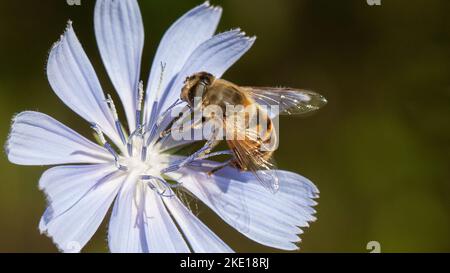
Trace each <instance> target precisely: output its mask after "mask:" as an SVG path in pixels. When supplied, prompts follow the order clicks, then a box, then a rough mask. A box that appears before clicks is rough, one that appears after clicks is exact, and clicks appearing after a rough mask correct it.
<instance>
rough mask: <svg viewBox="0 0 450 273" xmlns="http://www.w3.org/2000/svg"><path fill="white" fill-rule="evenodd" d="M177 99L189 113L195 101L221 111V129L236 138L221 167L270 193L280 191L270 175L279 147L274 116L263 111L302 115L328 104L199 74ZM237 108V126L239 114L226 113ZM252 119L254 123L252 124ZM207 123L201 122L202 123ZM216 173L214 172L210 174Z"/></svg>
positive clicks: (307, 94)
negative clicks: (246, 173) (275, 108)
mask: <svg viewBox="0 0 450 273" xmlns="http://www.w3.org/2000/svg"><path fill="white" fill-rule="evenodd" d="M180 98H181V100H182V101H185V102H186V103H187V104H188V106H189V107H190V108H191V109H192V108H195V107H199V106H198V105H197V106H196V105H194V104H195V98H198V100H199V101H200V102H201V103H200V107H207V106H210V105H216V106H218V107H220V109H222V113H223V117H222V119H221V121H222V122H223V126H222V128H224V130H230V129H231V130H233V131H232V134H233V136H235V137H234V138H231V139H229V138H228V137H227V139H226V142H227V145H228V147H229V148H230V150H231V151H232V155H233V158H232V159H231V160H230V162H227V163H225V164H224V165H223V166H221V167H224V166H226V165H231V166H234V167H235V168H237V169H240V170H243V171H250V172H252V173H253V174H254V175H255V177H256V178H257V179H258V180H259V181H260V182H261V184H262V185H263V186H264V187H266V188H267V189H269V190H271V191H272V192H276V191H277V190H278V189H279V181H278V177H277V175H276V172H275V171H273V169H275V167H276V166H275V162H274V160H273V152H274V150H275V149H276V147H277V145H278V139H277V135H276V129H275V127H274V124H273V121H272V118H273V117H274V115H275V114H276V113H272V112H270V111H268V110H266V109H268V107H269V108H270V106H274V105H275V106H278V109H279V113H280V114H283V115H301V114H306V113H309V112H311V111H314V110H317V109H319V108H321V107H322V106H324V105H325V104H326V103H327V101H326V99H325V98H324V97H323V96H321V95H320V94H317V93H315V92H312V91H306V90H298V89H292V88H272V87H242V86H238V85H236V84H234V83H231V82H229V81H226V80H223V79H219V78H216V77H214V76H213V75H212V74H210V73H208V72H199V73H196V74H194V75H192V76H190V77H187V78H186V80H185V82H184V86H183V88H182V91H181V94H180ZM238 105H241V106H243V107H245V109H246V111H245V114H244V119H243V121H242V119H241V121H242V122H236V119H237V117H236V115H238V114H239V113H238V112H234V114H232V115H229V111H227V110H228V107H229V106H238ZM263 106H264V107H263ZM263 108H264V109H263ZM241 116H242V115H241ZM255 118H256V120H257V122H251V121H252V120H255ZM206 121H207V120H203V122H206ZM227 133H230V132H227ZM235 134H241V137H236V135H235ZM242 135H243V137H242ZM216 144H217V142H214V144H213V145H216ZM218 169H220V167H219V168H218ZM218 169H217V168H216V169H215V170H213V172H214V171H216V170H218Z"/></svg>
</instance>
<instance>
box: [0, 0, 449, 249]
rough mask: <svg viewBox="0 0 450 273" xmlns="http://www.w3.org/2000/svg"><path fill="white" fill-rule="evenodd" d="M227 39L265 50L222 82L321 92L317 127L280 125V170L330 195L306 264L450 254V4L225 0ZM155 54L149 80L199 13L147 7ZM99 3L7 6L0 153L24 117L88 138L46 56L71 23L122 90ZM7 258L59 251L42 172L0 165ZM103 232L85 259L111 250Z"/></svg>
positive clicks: (176, 6)
mask: <svg viewBox="0 0 450 273" xmlns="http://www.w3.org/2000/svg"><path fill="white" fill-rule="evenodd" d="M211 2H212V3H213V4H219V5H221V6H222V7H223V8H224V15H223V19H222V21H221V24H220V26H219V31H225V30H228V29H230V28H232V27H241V28H242V29H243V30H245V31H246V32H247V33H249V34H251V35H253V34H254V35H257V36H258V40H257V42H256V44H255V46H254V47H253V48H252V49H251V51H250V52H249V53H248V54H246V55H245V56H244V57H243V58H242V59H241V60H240V61H239V62H238V63H237V64H236V65H235V66H233V67H232V68H231V69H230V70H229V71H228V72H227V73H226V75H225V77H226V78H227V79H229V80H231V81H234V82H236V83H240V84H242V85H256V86H257V85H260V86H271V85H272V86H274V85H282V86H292V87H298V88H305V89H311V90H315V91H318V92H321V93H322V94H324V95H325V96H326V97H327V98H328V100H329V104H328V105H327V106H326V107H325V108H324V109H322V110H321V111H319V112H317V113H316V114H314V115H313V116H310V117H308V118H301V119H298V118H296V119H289V118H283V119H282V120H281V124H280V127H281V132H280V134H281V146H280V149H279V151H278V152H277V154H276V159H277V161H278V164H279V165H280V167H281V168H283V169H287V170H291V171H295V172H299V173H301V174H303V175H304V176H306V177H308V178H310V179H311V180H312V181H314V182H315V184H316V185H317V186H318V187H319V189H320V190H321V197H320V199H319V205H318V207H317V210H318V214H317V216H318V221H317V222H315V223H313V224H312V225H311V227H310V228H308V229H306V231H305V233H304V234H303V235H302V239H303V241H302V243H301V244H300V247H301V250H300V251H302V252H368V250H366V245H367V243H368V242H369V241H378V242H380V244H381V251H383V252H444V251H450V234H449V231H450V202H449V198H450V194H449V193H450V183H449V182H450V170H449V169H450V158H449V155H450V146H449V140H450V126H449V124H450V17H449V16H448V14H449V11H450V1H447V0H429V1H408V0H403V1H400V0H398V1H385V0H382V2H381V3H382V5H381V6H369V5H368V4H367V3H366V0H348V1H325V0H290V1H289V0H246V1H242V0H225V1H218V0H214V1H211ZM139 3H140V6H141V9H142V14H143V18H144V23H145V30H146V44H145V49H144V58H143V72H142V75H143V76H142V78H143V79H147V75H148V71H149V68H150V64H151V60H152V57H153V54H154V52H155V50H156V47H157V45H158V42H159V40H160V38H161V37H162V35H163V33H164V31H165V29H166V28H167V27H168V26H169V25H170V24H171V23H172V22H173V21H174V20H175V19H177V18H178V17H179V16H180V15H181V14H183V13H184V12H185V11H187V10H188V9H190V8H192V7H193V6H195V5H197V4H200V3H201V1H196V0H195V1H194V0H192V1H191V0H190V1H187V0H183V1H180V0H177V1H175V0H170V1H167V0H164V1H163V0H147V1H144V0H140V1H139ZM93 7H94V0H81V6H69V5H67V3H66V1H65V0H54V1H50V0H43V1H12V0H9V1H2V4H1V7H0V41H1V42H0V142H3V143H4V142H5V141H6V138H7V135H8V131H9V126H10V120H11V118H12V116H13V115H14V114H15V113H18V112H20V111H23V110H38V111H42V112H44V113H47V114H50V115H51V116H53V117H55V118H57V119H58V120H60V121H62V122H63V123H65V124H68V125H70V127H72V128H74V129H76V130H77V131H81V132H83V133H84V135H86V136H90V135H91V133H90V129H89V127H88V124H86V123H85V122H84V121H83V120H82V119H81V118H79V117H78V116H77V115H76V114H75V113H73V112H72V111H71V110H70V109H68V108H67V107H65V106H64V105H63V104H62V103H61V102H60V101H59V100H58V98H57V97H56V95H55V94H54V93H53V92H52V90H51V88H50V86H49V84H48V82H47V80H46V76H45V64H46V59H47V54H48V51H49V49H50V47H51V45H52V43H53V42H55V41H56V40H57V39H58V38H59V35H60V34H62V32H63V30H64V28H65V25H66V21H67V20H68V19H69V18H70V19H71V20H73V21H74V27H75V29H76V31H77V34H78V35H79V38H80V40H81V41H82V44H83V46H84V47H85V49H86V51H87V53H88V55H89V56H90V58H91V61H92V62H93V64H94V66H95V68H96V70H97V74H98V76H99V77H100V79H101V81H102V84H103V87H104V89H105V90H112V85H111V83H110V82H109V79H108V78H107V76H106V72H105V70H104V68H103V66H102V63H101V60H100V57H99V53H98V49H97V47H96V43H95V37H94V33H93V19H92V18H93ZM0 170H1V172H0V177H1V181H0V219H1V223H0V252H53V251H56V248H55V247H54V245H53V244H52V243H51V241H50V239H48V238H47V237H45V236H43V235H40V234H39V231H38V222H39V218H40V216H41V214H42V213H43V211H44V209H45V197H44V195H43V194H42V193H41V192H40V191H39V190H38V186H37V183H38V179H39V177H40V174H41V173H42V172H43V171H44V170H45V168H43V167H22V166H15V165H13V164H11V163H9V162H8V161H7V159H6V156H5V154H4V152H3V153H2V154H1V157H0ZM199 211H200V217H201V218H202V219H204V220H205V222H206V223H207V224H208V225H209V226H211V227H212V229H213V230H214V231H216V232H217V233H218V234H219V235H220V236H222V237H223V238H224V239H225V241H226V242H227V243H229V244H230V245H231V246H232V247H233V248H234V249H235V250H237V251H249V252H272V251H275V250H274V249H270V248H266V247H262V246H260V245H258V244H256V243H253V242H251V241H250V240H248V239H246V238H245V237H243V236H242V235H239V234H238V233H237V232H235V231H233V230H232V229H231V228H229V227H227V226H226V225H225V224H224V223H223V222H222V221H221V220H219V219H218V218H217V217H216V216H214V214H213V213H211V212H210V211H209V210H208V209H206V208H204V207H202V206H201V205H200V208H199ZM106 231H107V229H106V222H105V223H104V224H103V226H102V228H101V229H100V230H99V232H98V233H97V235H96V236H95V237H94V238H93V240H92V241H91V242H90V243H89V245H88V246H87V247H86V248H85V251H87V252H106V251H107V244H106Z"/></svg>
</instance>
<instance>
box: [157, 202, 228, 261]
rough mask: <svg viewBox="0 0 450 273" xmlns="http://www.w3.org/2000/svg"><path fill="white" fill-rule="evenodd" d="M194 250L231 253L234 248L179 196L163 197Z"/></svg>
mask: <svg viewBox="0 0 450 273" xmlns="http://www.w3.org/2000/svg"><path fill="white" fill-rule="evenodd" d="M163 201H164V203H165V204H166V206H167V208H168V209H169V211H170V213H171V214H172V216H173V218H174V219H175V221H176V222H177V224H178V226H179V227H180V229H181V231H182V232H183V234H184V236H185V237H186V239H187V240H188V242H189V244H190V246H191V248H192V250H193V251H194V252H197V253H216V252H217V253H230V252H233V250H232V249H231V248H230V247H229V246H228V245H227V244H225V243H224V242H223V241H222V240H221V239H220V238H219V237H218V236H217V235H216V234H214V233H213V232H212V231H211V230H210V229H209V228H208V227H207V226H206V225H205V224H203V223H202V222H201V221H200V220H199V219H198V218H197V217H196V216H195V215H193V214H192V212H190V211H189V210H188V209H187V208H186V207H185V206H184V205H183V204H182V203H181V202H180V200H179V199H178V198H177V197H175V196H174V197H169V198H163Z"/></svg>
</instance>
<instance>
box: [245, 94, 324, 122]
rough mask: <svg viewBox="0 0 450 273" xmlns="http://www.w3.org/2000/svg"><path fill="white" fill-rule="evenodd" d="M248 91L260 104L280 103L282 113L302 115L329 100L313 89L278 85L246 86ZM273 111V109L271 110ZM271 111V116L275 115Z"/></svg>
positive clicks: (280, 112) (268, 105)
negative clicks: (277, 86) (278, 86)
mask: <svg viewBox="0 0 450 273" xmlns="http://www.w3.org/2000/svg"><path fill="white" fill-rule="evenodd" d="M245 89H246V91H247V92H248V93H249V94H250V96H251V97H252V98H253V99H254V100H255V101H256V103H258V104H259V105H263V106H267V107H269V109H270V106H273V105H278V106H279V114H280V115H302V114H307V113H310V112H312V111H315V110H317V109H319V108H321V107H323V106H324V105H325V104H327V100H326V99H325V97H323V96H322V95H320V94H318V93H315V92H313V91H307V90H300V89H293V88H276V87H245ZM269 112H271V111H269ZM272 114H274V113H273V112H271V116H273V115H272Z"/></svg>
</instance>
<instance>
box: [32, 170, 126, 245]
mask: <svg viewBox="0 0 450 273" xmlns="http://www.w3.org/2000/svg"><path fill="white" fill-rule="evenodd" d="M77 168H78V169H77ZM95 168H97V171H96V170H95ZM107 168H108V167H106V166H105V165H95V167H87V166H79V167H77V166H71V167H56V168H54V169H51V170H49V171H48V172H47V173H46V174H44V176H43V178H42V179H41V182H40V185H41V187H43V188H44V190H45V191H46V192H47V193H48V194H49V207H48V208H47V210H46V211H45V213H44V215H43V216H42V219H41V222H40V224H39V229H40V231H41V233H45V234H47V235H48V236H49V237H51V238H52V239H53V241H54V243H55V244H56V245H57V246H58V249H59V250H61V251H63V252H78V251H80V250H81V249H82V248H83V247H84V246H85V245H86V243H87V242H88V241H89V240H90V238H91V237H92V236H93V235H94V233H95V232H96V231H97V229H98V227H99V226H100V224H101V222H102V221H103V219H104V217H105V215H106V213H107V212H108V209H109V207H110V206H111V204H112V202H113V200H114V198H115V196H116V195H117V192H118V191H119V189H120V185H121V183H122V182H123V179H124V178H123V177H122V176H121V174H120V173H109V174H107V173H108V170H107ZM77 171H78V172H79V173H78V174H77ZM109 171H111V169H109ZM97 172H98V173H97ZM74 178H75V179H79V180H80V181H77V182H75V181H73V179H74ZM53 179H55V181H51V180H53ZM91 179H92V180H91ZM57 183H61V184H64V185H57ZM71 183H75V184H78V186H79V187H80V188H79V189H76V188H74V187H76V185H73V184H71ZM86 190H87V191H86ZM55 194H56V195H55ZM77 199H78V200H77ZM52 200H55V203H53V202H52Z"/></svg>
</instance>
